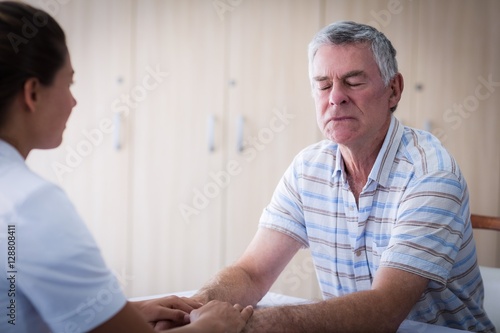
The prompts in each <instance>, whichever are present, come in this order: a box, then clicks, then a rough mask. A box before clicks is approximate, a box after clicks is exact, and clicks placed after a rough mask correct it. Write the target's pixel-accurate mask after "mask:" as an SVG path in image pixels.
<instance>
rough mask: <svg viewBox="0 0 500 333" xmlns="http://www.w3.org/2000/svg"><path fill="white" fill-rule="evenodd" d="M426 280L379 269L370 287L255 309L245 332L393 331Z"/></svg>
mask: <svg viewBox="0 0 500 333" xmlns="http://www.w3.org/2000/svg"><path fill="white" fill-rule="evenodd" d="M428 282H429V280H428V279H426V278H423V277H420V276H418V275H415V274H412V273H408V272H405V271H402V270H399V269H395V268H387V267H384V268H380V269H379V270H378V272H377V276H376V277H375V279H374V282H373V286H372V289H371V290H367V291H360V292H355V293H352V294H349V295H346V296H342V297H337V298H332V299H329V300H326V301H322V302H318V303H313V304H306V305H297V306H284V307H274V308H266V309H262V310H257V311H256V312H255V313H254V315H253V316H252V318H250V320H249V321H248V324H247V326H246V327H245V330H244V332H246V333H250V332H268V331H272V332H287V333H295V332H307V333H325V332H396V331H397V329H398V327H399V326H400V325H401V323H402V322H403V320H404V319H405V318H406V316H407V315H408V313H409V312H410V310H411V309H412V307H413V306H414V305H415V303H416V302H417V301H418V299H419V298H420V296H421V295H422V293H423V292H424V290H425V288H426V286H427V284H428Z"/></svg>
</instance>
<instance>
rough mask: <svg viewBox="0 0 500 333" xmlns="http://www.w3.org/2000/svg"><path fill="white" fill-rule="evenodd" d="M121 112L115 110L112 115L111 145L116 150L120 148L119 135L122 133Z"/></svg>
mask: <svg viewBox="0 0 500 333" xmlns="http://www.w3.org/2000/svg"><path fill="white" fill-rule="evenodd" d="M121 132H122V113H121V112H115V114H114V116H113V147H114V148H115V150H116V151H120V150H121V149H122V142H121V135H122V133H121Z"/></svg>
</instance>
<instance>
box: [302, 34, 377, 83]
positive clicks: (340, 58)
mask: <svg viewBox="0 0 500 333" xmlns="http://www.w3.org/2000/svg"><path fill="white" fill-rule="evenodd" d="M352 72H364V73H367V74H374V73H375V72H378V73H380V71H379V70H378V65H377V63H376V61H375V58H374V56H373V52H372V49H371V45H370V43H355V44H341V45H329V44H325V45H322V46H320V47H319V48H318V50H317V52H316V54H315V55H314V58H313V59H312V62H311V66H310V70H309V76H310V79H311V80H312V79H313V78H315V77H330V78H332V79H333V78H335V77H342V76H343V75H345V74H346V73H352Z"/></svg>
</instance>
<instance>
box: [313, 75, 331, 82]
mask: <svg viewBox="0 0 500 333" xmlns="http://www.w3.org/2000/svg"><path fill="white" fill-rule="evenodd" d="M313 80H314V81H326V80H328V76H321V75H318V76H315V77H313Z"/></svg>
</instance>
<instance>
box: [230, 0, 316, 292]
mask: <svg viewBox="0 0 500 333" xmlns="http://www.w3.org/2000/svg"><path fill="white" fill-rule="evenodd" d="M225 21H227V26H228V30H227V36H228V37H227V38H228V49H229V51H228V70H229V88H228V107H227V108H228V124H227V128H228V129H227V133H228V139H227V151H228V154H227V156H226V158H227V160H228V161H232V162H234V163H235V164H236V165H238V167H239V169H238V171H239V172H238V173H237V174H235V175H234V176H233V177H232V178H231V182H230V184H229V186H228V188H227V195H226V198H225V199H226V200H225V202H226V205H225V225H224V229H225V230H226V234H225V238H224V239H225V243H226V257H225V259H226V263H231V262H233V261H234V260H235V259H237V258H238V257H239V256H240V255H241V254H242V253H243V251H244V250H245V248H246V247H247V245H248V244H249V243H250V241H251V239H252V238H253V235H254V234H255V232H256V231H257V226H258V222H259V218H260V215H261V213H262V210H263V209H264V207H265V206H266V205H267V204H268V203H269V201H270V199H271V196H272V193H273V191H274V188H275V187H276V185H277V184H278V181H279V180H280V178H281V176H282V175H283V173H284V172H285V170H286V168H287V167H288V165H289V164H290V163H291V162H292V159H293V157H294V156H295V155H296V154H297V153H298V152H299V151H300V150H301V149H303V148H305V147H306V146H308V145H309V144H312V143H314V142H315V141H317V140H318V139H319V138H320V135H319V130H318V129H317V125H316V116H315V109H314V103H313V100H312V97H311V86H310V82H309V77H308V62H307V45H308V43H309V41H310V39H311V38H312V36H313V35H314V33H315V32H316V31H317V30H318V29H319V27H320V26H321V23H320V21H321V19H320V1H283V0H281V1H244V2H241V3H240V5H239V6H237V7H235V8H234V10H233V11H232V12H231V13H228V14H226V16H225ZM317 289H318V288H317V282H316V276H315V273H314V269H313V268H312V265H311V259H310V255H309V253H308V252H307V251H301V252H300V253H299V254H298V256H296V257H295V258H294V260H293V261H292V262H291V263H290V265H289V267H288V268H287V269H285V271H284V272H283V274H282V275H281V278H280V279H279V280H278V282H277V283H276V284H275V285H274V287H273V290H274V291H280V292H283V293H286V294H289V295H296V296H304V297H309V298H311V297H316V296H317V295H318V293H317Z"/></svg>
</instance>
